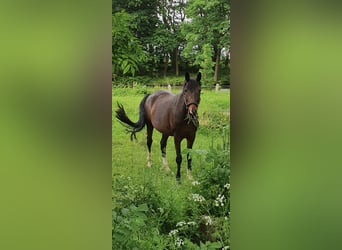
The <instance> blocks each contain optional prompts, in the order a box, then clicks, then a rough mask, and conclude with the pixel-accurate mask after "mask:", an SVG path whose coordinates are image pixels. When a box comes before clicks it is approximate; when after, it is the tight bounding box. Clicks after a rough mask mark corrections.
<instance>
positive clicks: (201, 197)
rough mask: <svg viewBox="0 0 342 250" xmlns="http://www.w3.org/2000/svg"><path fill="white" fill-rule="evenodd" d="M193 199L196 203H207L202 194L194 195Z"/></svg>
mask: <svg viewBox="0 0 342 250" xmlns="http://www.w3.org/2000/svg"><path fill="white" fill-rule="evenodd" d="M192 199H193V200H194V201H198V202H203V201H205V199H204V197H203V196H202V195H200V194H192Z"/></svg>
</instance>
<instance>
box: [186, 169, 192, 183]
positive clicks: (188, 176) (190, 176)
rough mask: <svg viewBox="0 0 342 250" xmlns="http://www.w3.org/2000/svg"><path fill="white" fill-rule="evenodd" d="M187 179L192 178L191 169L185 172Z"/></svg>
mask: <svg viewBox="0 0 342 250" xmlns="http://www.w3.org/2000/svg"><path fill="white" fill-rule="evenodd" d="M186 176H187V178H188V180H190V181H192V180H193V178H192V174H191V171H188V172H187V174H186Z"/></svg>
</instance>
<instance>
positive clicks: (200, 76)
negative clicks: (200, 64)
mask: <svg viewBox="0 0 342 250" xmlns="http://www.w3.org/2000/svg"><path fill="white" fill-rule="evenodd" d="M201 78H202V74H201V72H198V75H197V79H196V80H197V82H200V81H201Z"/></svg>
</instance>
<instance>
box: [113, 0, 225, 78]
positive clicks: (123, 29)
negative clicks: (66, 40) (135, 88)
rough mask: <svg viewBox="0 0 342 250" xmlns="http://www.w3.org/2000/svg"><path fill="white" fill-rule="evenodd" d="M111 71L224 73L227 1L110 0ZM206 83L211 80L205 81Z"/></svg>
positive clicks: (131, 73)
mask: <svg viewBox="0 0 342 250" xmlns="http://www.w3.org/2000/svg"><path fill="white" fill-rule="evenodd" d="M112 3H113V7H112V15H113V27H112V30H113V34H112V36H113V46H112V47H113V60H112V61H113V73H114V74H117V75H125V74H127V75H134V74H141V75H150V76H167V74H175V75H178V74H179V71H187V70H189V69H190V70H201V71H203V73H204V75H205V77H206V78H207V79H209V82H211V83H214V82H217V80H218V75H219V69H220V68H221V69H223V71H228V70H229V63H227V60H229V58H228V55H227V54H228V51H229V47H230V34H229V31H230V1H229V0H112ZM210 79H211V80H210Z"/></svg>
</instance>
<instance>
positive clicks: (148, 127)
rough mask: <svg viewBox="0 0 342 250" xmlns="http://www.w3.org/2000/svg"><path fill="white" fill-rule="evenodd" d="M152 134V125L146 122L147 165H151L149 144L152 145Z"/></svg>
mask: <svg viewBox="0 0 342 250" xmlns="http://www.w3.org/2000/svg"><path fill="white" fill-rule="evenodd" d="M152 134H153V127H152V125H150V124H147V158H146V162H147V167H149V168H150V167H151V166H152V160H151V146H152V141H153V140H152Z"/></svg>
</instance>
